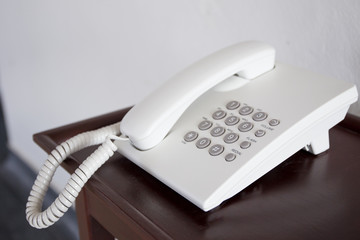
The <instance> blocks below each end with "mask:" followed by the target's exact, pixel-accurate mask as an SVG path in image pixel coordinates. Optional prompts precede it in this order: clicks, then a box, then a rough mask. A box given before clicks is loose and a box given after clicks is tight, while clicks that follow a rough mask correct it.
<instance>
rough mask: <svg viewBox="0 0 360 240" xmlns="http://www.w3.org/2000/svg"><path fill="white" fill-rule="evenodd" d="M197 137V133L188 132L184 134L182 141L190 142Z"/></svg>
mask: <svg viewBox="0 0 360 240" xmlns="http://www.w3.org/2000/svg"><path fill="white" fill-rule="evenodd" d="M197 137H198V134H197V132H194V131H190V132H188V133H186V134H185V136H184V140H185V141H187V142H192V141H194V140H195V139H196V138H197Z"/></svg>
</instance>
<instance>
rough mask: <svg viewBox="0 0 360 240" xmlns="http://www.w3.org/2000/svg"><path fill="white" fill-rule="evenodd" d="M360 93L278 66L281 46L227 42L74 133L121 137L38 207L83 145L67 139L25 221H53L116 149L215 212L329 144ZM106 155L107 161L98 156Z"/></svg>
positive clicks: (39, 223)
mask: <svg viewBox="0 0 360 240" xmlns="http://www.w3.org/2000/svg"><path fill="white" fill-rule="evenodd" d="M357 96H358V94H357V90H356V86H354V85H353V84H350V83H347V82H342V81H338V80H335V79H332V78H327V77H323V76H319V75H316V74H314V73H310V72H307V71H304V70H300V69H297V68H294V67H290V66H287V65H284V64H279V63H276V64H275V50H274V49H273V48H272V47H271V46H269V45H267V44H264V43H260V42H244V43H240V44H237V45H234V46H231V47H228V48H225V49H223V50H221V51H219V52H217V53H215V54H213V55H210V56H209V57H207V58H205V59H203V60H201V61H199V62H197V63H195V64H193V65H191V66H190V67H189V68H187V69H185V70H184V71H182V72H180V73H179V74H177V75H176V76H175V77H174V78H172V79H171V80H169V81H168V82H166V83H165V84H164V85H163V86H161V87H160V88H159V89H157V90H156V91H155V92H153V93H152V94H151V95H149V96H148V97H147V98H145V99H144V100H143V101H142V102H141V103H139V104H137V105H136V106H135V107H133V108H132V109H131V110H130V111H129V112H128V113H127V114H126V116H125V117H124V118H123V120H122V122H120V123H118V124H115V125H113V126H110V127H105V128H103V129H100V130H97V131H94V132H90V133H84V134H88V136H85V135H84V134H82V135H81V136H80V137H79V136H76V137H75V138H78V139H81V140H79V141H80V142H84V141H85V140H83V139H94V136H96V140H95V141H94V142H87V143H86V144H83V143H81V144H80V145H81V147H84V146H88V145H92V144H99V143H101V142H104V141H105V138H106V137H107V136H109V135H119V134H121V137H116V136H114V137H111V139H115V141H114V143H113V142H112V141H110V139H109V138H108V139H107V140H106V141H105V143H104V144H103V145H102V146H101V147H100V149H99V150H97V151H101V154H99V152H98V153H96V152H95V153H94V154H93V155H91V156H90V157H89V158H90V159H87V160H85V161H84V163H83V164H82V165H84V166H82V165H81V166H80V167H79V169H80V170H77V171H76V172H75V173H74V174H73V175H72V178H71V179H70V180H69V184H68V185H67V186H66V187H65V189H64V191H63V192H62V193H61V194H60V196H59V198H58V199H59V200H58V199H57V200H56V201H55V203H54V204H53V206H50V207H49V209H47V210H46V211H44V212H45V213H44V212H43V213H41V205H42V199H40V198H41V196H42V195H43V192H44V190H43V189H42V188H41V189H42V190H39V188H40V187H39V186H38V185H40V183H39V182H41V181H44V180H43V179H42V177H41V176H40V175H44V172H46V171H47V168H51V169H52V168H56V167H57V166H58V165H59V164H60V163H61V161H62V159H64V158H66V156H68V155H69V154H71V153H72V152H74V151H77V150H78V149H79V148H80V146H78V145H77V143H76V142H78V140H77V139H70V140H68V141H67V142H65V143H63V144H62V145H60V146H59V147H58V148H57V149H56V150H55V153H52V154H51V155H50V156H49V158H50V160H49V159H48V161H50V162H52V163H51V164H49V163H48V162H46V163H45V164H44V166H45V165H46V166H47V167H46V169H45V170H41V172H42V174H40V173H39V176H40V177H38V178H39V179H37V180H36V181H35V184H34V186H35V185H36V187H35V190H34V188H33V190H32V192H31V193H30V197H29V203H28V204H27V210H26V213H27V219H28V221H29V222H30V224H31V225H32V226H34V227H38V228H43V227H47V226H49V225H51V224H53V223H54V222H55V221H56V220H57V219H58V218H59V217H60V216H62V214H64V212H66V210H67V208H68V207H70V206H71V203H72V202H73V201H74V200H75V197H76V196H77V194H78V192H79V191H80V190H81V187H82V186H83V185H84V183H85V182H86V181H87V179H88V178H89V177H90V176H91V175H92V174H93V172H95V171H96V169H97V168H98V167H99V166H101V165H102V164H103V163H104V162H105V161H106V160H107V158H108V157H110V156H111V155H112V153H113V152H114V151H116V150H118V151H119V152H120V153H121V154H123V155H124V156H126V157H127V158H128V159H129V160H131V161H132V162H134V163H135V164H137V165H138V166H140V167H141V168H143V169H144V170H145V171H147V172H149V173H150V174H152V175H153V176H155V177H156V178H158V179H159V180H160V181H162V182H163V183H165V184H166V185H168V186H169V187H170V188H172V189H173V190H175V191H176V192H178V193H179V194H181V195H182V196H183V197H185V198H186V199H188V200H189V201H191V202H192V203H193V204H195V205H196V206H198V207H199V208H201V209H203V210H204V211H208V210H211V209H213V208H215V207H216V206H218V205H220V204H221V203H222V202H223V201H225V200H226V199H228V198H230V197H232V196H233V195H235V194H237V193H238V192H240V191H241V190H243V189H244V188H246V187H247V186H248V185H250V184H251V183H252V182H254V181H255V180H257V179H258V178H260V177H261V176H263V175H264V174H266V173H267V172H268V171H270V170H271V169H273V168H274V167H276V166H277V165H278V164H280V163H281V162H283V161H284V160H285V159H287V158H288V157H289V156H291V155H292V154H294V153H295V152H297V151H298V150H300V149H302V148H304V149H305V150H307V151H309V152H311V153H313V154H319V153H321V152H323V151H325V150H327V149H328V148H329V136H328V131H329V129H330V128H331V127H333V126H334V125H335V124H337V123H338V122H340V121H341V120H342V119H343V118H344V117H345V115H346V112H347V110H348V108H349V106H350V105H351V104H352V103H353V102H355V101H356V100H357ZM119 125H120V131H119ZM99 131H100V132H101V134H100V135H101V137H98V136H99V133H98V132H99ZM124 140H125V141H124ZM126 140H129V141H126ZM70 145H75V146H70ZM72 149H74V150H72ZM54 155H56V156H54ZM101 155H106V157H104V158H103V159H101V160H97V159H99V158H101ZM52 158H54V159H55V161H56V162H55V163H54V160H53V159H52ZM93 162H97V163H96V164H95V163H93ZM53 166H54V167H53ZM51 171H52V170H51ZM48 172H50V171H48ZM49 174H50V175H51V174H52V173H49ZM83 175H84V176H83ZM50 180H51V178H50ZM37 182H38V183H37ZM41 184H42V183H41ZM46 184H47V183H46ZM46 184H44V185H46ZM45 192H46V189H45ZM39 199H40V200H41V202H40V203H39ZM49 216H50V217H49ZM49 219H50V220H49Z"/></svg>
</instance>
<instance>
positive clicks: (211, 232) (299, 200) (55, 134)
mask: <svg viewBox="0 0 360 240" xmlns="http://www.w3.org/2000/svg"><path fill="white" fill-rule="evenodd" d="M127 110H128V109H124V110H120V111H117V112H113V113H109V114H106V115H103V116H99V117H96V118H92V119H88V120H85V121H81V122H78V123H74V124H70V125H67V126H63V127H60V128H56V129H52V130H49V131H45V132H42V133H38V134H36V135H34V140H35V141H36V142H37V143H38V144H39V145H40V146H41V147H42V148H43V149H44V150H45V151H46V152H50V151H51V150H52V149H53V148H54V147H55V146H56V145H57V144H59V143H61V142H62V141H64V140H66V139H67V138H69V137H71V136H73V135H75V134H77V133H80V132H83V131H86V130H91V129H96V128H98V127H101V126H105V125H108V124H110V123H114V122H117V121H120V120H121V118H122V116H123V115H124V114H125V113H126V112H127ZM94 149H95V147H90V148H87V149H84V150H82V151H80V152H78V153H76V154H74V155H72V156H71V157H70V158H69V159H67V160H65V161H64V163H63V164H62V166H63V167H64V168H65V169H66V170H67V171H68V172H70V173H72V172H73V171H74V170H75V169H76V167H77V166H78V165H79V163H81V162H82V161H83V160H84V159H85V158H86V157H87V156H88V155H89V154H90V153H91V152H92V151H94ZM169 161H171V159H169ZM214 177H216V176H214ZM194 181H196V179H194ZM85 186H86V187H85V188H84V189H83V191H82V192H81V194H80V196H79V198H78V200H77V207H76V210H77V214H78V220H79V227H80V236H81V239H112V236H116V237H117V238H118V239H277V240H280V239H359V236H360V189H359V187H360V119H359V118H358V117H354V116H352V115H348V116H347V118H346V120H345V121H344V122H342V123H341V124H340V125H338V126H336V127H334V128H333V129H332V130H330V150H328V151H326V152H325V153H322V154H320V155H318V156H313V155H311V154H309V153H307V152H305V151H299V152H297V153H296V154H294V155H293V156H292V157H290V158H289V159H288V160H286V161H285V162H283V163H282V164H281V165H279V166H278V167H276V168H275V169H273V170H272V171H271V172H269V173H267V174H266V175H265V176H263V177H262V178H260V179H259V180H258V181H256V182H255V183H253V184H252V185H250V186H249V187H248V188H246V189H245V190H244V191H242V192H241V193H239V194H237V195H236V196H235V197H233V198H231V199H230V200H228V201H226V202H224V203H223V204H222V205H220V206H219V207H217V208H215V209H213V210H211V211H210V212H206V213H205V212H202V211H201V210H200V209H198V208H197V207H195V206H194V205H192V204H191V203H190V202H188V201H187V200H185V199H183V198H182V197H181V196H180V195H178V194H177V193H176V192H174V191H172V190H171V189H170V188H168V187H167V186H165V185H164V184H162V183H161V182H159V181H158V180H157V179H155V178H154V177H152V176H151V175H149V174H148V173H146V172H145V171H143V170H142V169H140V168H139V167H137V166H136V165H135V164H133V163H132V162H130V161H129V160H127V159H126V158H124V157H122V156H121V155H120V154H118V153H116V154H115V156H114V157H113V158H112V159H111V160H109V161H108V162H107V163H106V164H105V165H104V166H103V167H101V168H100V169H99V170H98V171H97V172H96V173H95V175H94V176H93V177H92V178H91V179H90V180H89V181H88V183H87V184H86V185H85Z"/></svg>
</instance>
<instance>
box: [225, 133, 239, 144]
mask: <svg viewBox="0 0 360 240" xmlns="http://www.w3.org/2000/svg"><path fill="white" fill-rule="evenodd" d="M238 139H239V135H238V134H236V133H228V134H226V135H225V137H224V142H226V143H234V142H236V141H237V140H238Z"/></svg>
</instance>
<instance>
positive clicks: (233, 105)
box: [226, 101, 240, 110]
mask: <svg viewBox="0 0 360 240" xmlns="http://www.w3.org/2000/svg"><path fill="white" fill-rule="evenodd" d="M239 106H240V103H239V102H238V101H231V102H228V103H227V104H226V108H227V109H229V110H234V109H237V108H238V107H239Z"/></svg>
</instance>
